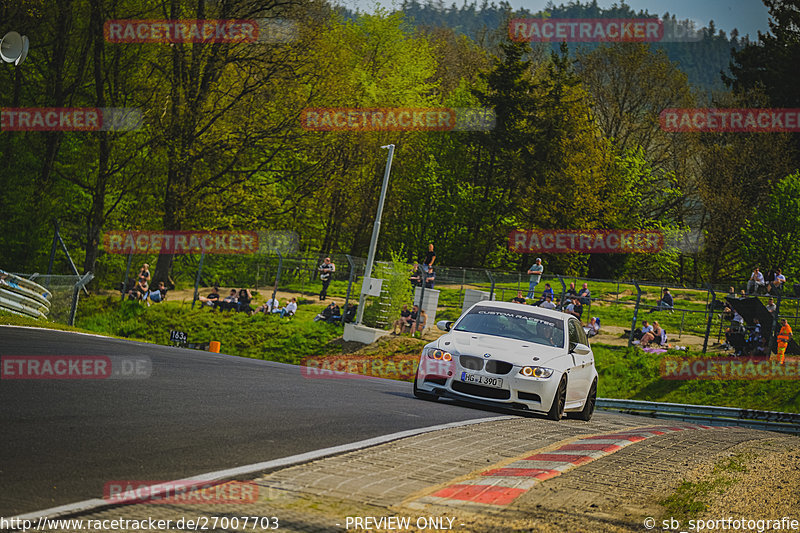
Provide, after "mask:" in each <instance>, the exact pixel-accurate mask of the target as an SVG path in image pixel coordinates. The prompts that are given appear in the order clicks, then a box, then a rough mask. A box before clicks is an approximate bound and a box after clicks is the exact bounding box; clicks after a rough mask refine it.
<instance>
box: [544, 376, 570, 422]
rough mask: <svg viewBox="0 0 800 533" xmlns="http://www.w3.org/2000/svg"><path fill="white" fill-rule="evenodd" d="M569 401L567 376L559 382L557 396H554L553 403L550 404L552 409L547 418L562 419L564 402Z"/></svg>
mask: <svg viewBox="0 0 800 533" xmlns="http://www.w3.org/2000/svg"><path fill="white" fill-rule="evenodd" d="M566 402H567V377H566V376H564V377H563V378H561V383H559V384H558V390H556V394H555V396H553V405H551V406H550V411H549V412H548V413H547V418H549V419H550V420H561V417H562V416H564V404H566Z"/></svg>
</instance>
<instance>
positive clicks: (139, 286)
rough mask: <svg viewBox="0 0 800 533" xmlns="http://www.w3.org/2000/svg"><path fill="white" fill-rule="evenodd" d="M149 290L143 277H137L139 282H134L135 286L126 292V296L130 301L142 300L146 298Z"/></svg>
mask: <svg viewBox="0 0 800 533" xmlns="http://www.w3.org/2000/svg"><path fill="white" fill-rule="evenodd" d="M149 290H150V288H149V287H148V285H147V279H146V278H144V277H143V276H139V281H137V282H136V285H134V286H133V288H132V289H131V290H130V291H128V296H129V298H130V299H132V300H143V299H145V298H147V292H148V291H149Z"/></svg>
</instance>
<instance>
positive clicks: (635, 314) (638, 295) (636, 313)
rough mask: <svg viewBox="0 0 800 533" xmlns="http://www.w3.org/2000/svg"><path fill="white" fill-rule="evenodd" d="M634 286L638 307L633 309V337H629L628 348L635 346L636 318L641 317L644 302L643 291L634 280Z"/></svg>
mask: <svg viewBox="0 0 800 533" xmlns="http://www.w3.org/2000/svg"><path fill="white" fill-rule="evenodd" d="M633 285H634V287H636V307H634V308H633V320H632V321H631V335H630V337H628V346H633V333H634V331H636V318H637V317H638V316H639V303H640V302H641V301H642V289H641V287H639V282H638V281H636V280H633Z"/></svg>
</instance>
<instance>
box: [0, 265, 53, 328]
mask: <svg viewBox="0 0 800 533" xmlns="http://www.w3.org/2000/svg"><path fill="white" fill-rule="evenodd" d="M52 296H53V295H52V293H51V292H50V291H48V290H47V289H45V288H44V287H42V286H41V285H39V284H38V283H34V282H32V281H30V280H28V279H25V278H21V277H19V276H15V275H14V274H11V273H9V272H6V271H4V270H0V309H2V310H3V311H8V312H9V313H14V314H16V315H21V316H30V317H33V318H46V317H47V313H48V312H49V311H50V298H52Z"/></svg>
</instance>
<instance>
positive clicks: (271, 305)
mask: <svg viewBox="0 0 800 533" xmlns="http://www.w3.org/2000/svg"><path fill="white" fill-rule="evenodd" d="M279 307H280V302H278V300H277V299H276V298H274V297H270V299H269V300H267V302H266V303H264V304H262V305H260V306H258V309H256V313H272V312H276V311H274V310H275V309H278V308H279Z"/></svg>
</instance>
